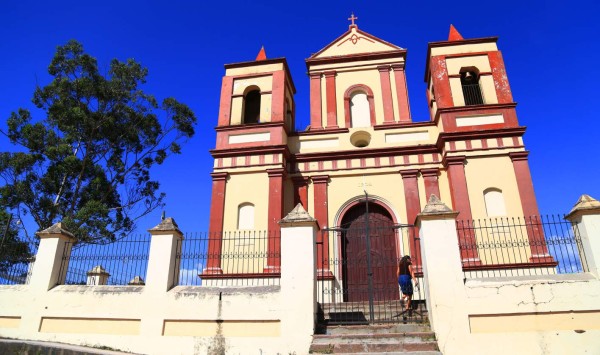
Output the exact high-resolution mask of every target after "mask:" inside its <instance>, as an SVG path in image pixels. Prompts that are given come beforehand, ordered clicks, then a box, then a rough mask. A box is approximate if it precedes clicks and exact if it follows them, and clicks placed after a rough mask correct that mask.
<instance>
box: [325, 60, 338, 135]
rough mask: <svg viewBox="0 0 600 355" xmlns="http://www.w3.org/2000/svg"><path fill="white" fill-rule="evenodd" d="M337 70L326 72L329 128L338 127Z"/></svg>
mask: <svg viewBox="0 0 600 355" xmlns="http://www.w3.org/2000/svg"><path fill="white" fill-rule="evenodd" d="M336 75H337V74H336V72H335V70H332V71H328V72H325V90H326V91H327V92H326V94H327V128H338V125H337V100H336V98H335V76H336Z"/></svg>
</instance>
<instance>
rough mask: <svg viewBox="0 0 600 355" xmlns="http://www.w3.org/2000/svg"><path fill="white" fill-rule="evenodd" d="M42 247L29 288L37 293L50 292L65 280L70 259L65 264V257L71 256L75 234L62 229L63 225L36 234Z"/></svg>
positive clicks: (32, 272) (37, 256)
mask: <svg viewBox="0 0 600 355" xmlns="http://www.w3.org/2000/svg"><path fill="white" fill-rule="evenodd" d="M36 235H37V236H38V237H39V238H40V245H39V247H38V251H37V254H36V256H35V262H34V264H33V268H32V270H31V279H30V282H29V287H30V288H31V289H32V290H36V291H48V290H49V289H51V288H52V287H54V286H56V285H58V283H59V282H61V281H64V280H65V276H66V274H67V268H68V266H69V265H68V259H66V260H65V262H64V263H63V256H66V257H67V258H68V257H69V256H70V255H71V247H72V242H73V241H75V237H74V236H73V234H71V233H70V232H68V231H67V230H65V229H63V228H62V225H61V223H56V224H54V225H53V226H52V227H50V228H48V229H45V230H43V231H41V232H38V233H36Z"/></svg>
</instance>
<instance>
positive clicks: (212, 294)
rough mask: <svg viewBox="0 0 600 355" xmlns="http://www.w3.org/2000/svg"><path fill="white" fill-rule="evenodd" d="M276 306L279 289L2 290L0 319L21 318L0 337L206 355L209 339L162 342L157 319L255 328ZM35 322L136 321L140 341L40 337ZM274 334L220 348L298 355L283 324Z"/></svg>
mask: <svg viewBox="0 0 600 355" xmlns="http://www.w3.org/2000/svg"><path fill="white" fill-rule="evenodd" d="M219 299H220V300H219ZM281 301H282V300H281V297H280V288H279V287H278V286H264V287H252V288H243V287H239V288H232V287H229V288H216V287H215V288H213V287H210V288H209V287H200V286H178V287H175V288H174V289H172V290H170V291H169V292H162V293H160V292H157V293H154V292H145V290H144V287H143V286H71V285H62V286H57V287H55V288H53V289H52V290H50V291H48V292H30V290H29V287H28V286H26V285H20V286H1V287H0V316H20V317H21V321H20V326H19V327H18V328H0V336H1V337H8V338H16V339H31V340H41V341H54V342H63V343H71V344H78V345H86V346H99V345H104V346H109V347H111V348H114V349H119V350H124V351H130V352H134V353H143V354H206V353H208V352H209V347H211V346H212V347H214V346H215V345H216V344H217V341H218V339H217V338H216V337H215V336H163V335H162V331H163V322H164V320H205V321H214V320H217V319H219V320H224V321H225V322H227V321H228V320H232V321H256V325H254V327H260V325H261V324H260V321H276V322H280V320H281V318H282V317H283V309H282V307H283V305H282V303H281ZM290 302H291V304H294V301H293V300H291V301H290ZM286 303H287V302H286ZM288 311H289V310H288ZM308 312H309V313H310V310H308ZM42 317H61V318H63V317H67V318H108V319H132V320H137V319H140V320H141V322H140V331H139V333H140V334H139V335H113V334H90V333H80V334H73V333H42V332H38V329H39V326H40V320H41V318H42ZM280 327H281V329H280V330H279V334H272V335H268V336H262V337H260V336H259V337H239V336H234V337H229V336H227V334H225V338H224V346H225V349H226V350H227V353H228V354H229V353H232V354H277V353H288V352H292V351H296V352H297V353H302V352H303V351H302V350H301V349H292V348H290V347H289V344H287V342H286V341H285V339H283V338H281V337H280V336H279V335H280V334H282V333H283V331H284V329H285V324H284V323H280ZM270 328H272V327H270ZM215 335H216V334H215ZM309 335H310V334H307V336H309ZM307 349H308V348H306V350H307ZM299 350H300V351H299Z"/></svg>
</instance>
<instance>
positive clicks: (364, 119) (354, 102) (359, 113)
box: [350, 91, 371, 127]
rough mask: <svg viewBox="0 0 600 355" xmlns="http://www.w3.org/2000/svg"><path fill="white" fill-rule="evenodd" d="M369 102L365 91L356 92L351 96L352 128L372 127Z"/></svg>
mask: <svg viewBox="0 0 600 355" xmlns="http://www.w3.org/2000/svg"><path fill="white" fill-rule="evenodd" d="M370 112H371V110H370V108H369V100H368V98H367V94H366V93H365V92H364V91H356V92H354V93H352V95H351V96H350V120H351V122H352V127H369V126H371V117H370V116H371V113H370Z"/></svg>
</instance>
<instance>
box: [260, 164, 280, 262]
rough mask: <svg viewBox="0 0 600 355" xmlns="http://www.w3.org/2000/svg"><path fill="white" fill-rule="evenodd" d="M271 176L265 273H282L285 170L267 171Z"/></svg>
mask: <svg viewBox="0 0 600 355" xmlns="http://www.w3.org/2000/svg"><path fill="white" fill-rule="evenodd" d="M267 174H268V176H269V210H268V211H269V212H268V213H269V217H268V224H267V232H268V234H269V242H268V249H267V267H266V268H265V272H269V273H279V272H281V234H280V233H279V231H280V228H279V223H278V222H279V221H280V220H281V219H282V218H283V177H284V174H285V170H284V169H283V168H277V169H267Z"/></svg>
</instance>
